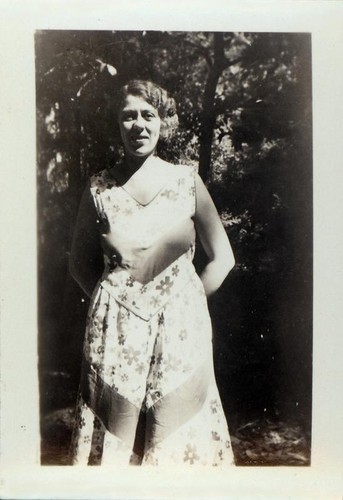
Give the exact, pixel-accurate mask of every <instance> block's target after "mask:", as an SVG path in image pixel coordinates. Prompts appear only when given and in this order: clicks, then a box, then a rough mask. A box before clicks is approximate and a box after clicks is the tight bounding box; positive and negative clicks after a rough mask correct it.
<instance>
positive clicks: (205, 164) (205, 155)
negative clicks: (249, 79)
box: [199, 33, 225, 182]
mask: <svg viewBox="0 0 343 500" xmlns="http://www.w3.org/2000/svg"><path fill="white" fill-rule="evenodd" d="M224 61H225V56H224V40H223V33H214V59H213V65H212V67H211V68H210V72H209V75H208V78H207V81H206V85H205V91H204V99H203V108H202V109H203V110H202V115H201V129H200V151H199V175H200V177H201V178H202V180H203V181H204V182H206V180H207V179H208V177H209V174H210V166H211V152H212V140H213V133H214V128H215V124H216V111H215V106H214V99H215V95H216V89H217V84H218V80H219V77H220V75H221V72H222V70H223V67H224V66H223V64H224Z"/></svg>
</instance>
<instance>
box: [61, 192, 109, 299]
mask: <svg viewBox="0 0 343 500" xmlns="http://www.w3.org/2000/svg"><path fill="white" fill-rule="evenodd" d="M97 220H98V215H97V212H96V209H95V205H94V202H93V197H92V194H91V192H90V188H89V185H88V186H87V187H86V189H85V191H84V193H83V196H82V199H81V203H80V207H79V212H78V215H77V219H76V224H75V229H74V235H73V241H72V247H71V252H70V259H69V271H70V274H71V275H72V277H73V278H74V279H75V281H77V283H78V284H79V285H80V287H81V288H82V290H83V291H84V292H85V293H86V294H87V295H88V296H89V297H91V295H92V293H93V291H94V288H95V286H96V284H97V282H98V280H99V278H100V277H101V274H102V272H103V269H104V261H103V253H102V248H101V243H100V232H99V229H98V222H97Z"/></svg>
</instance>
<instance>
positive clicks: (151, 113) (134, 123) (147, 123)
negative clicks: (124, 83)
mask: <svg viewBox="0 0 343 500" xmlns="http://www.w3.org/2000/svg"><path fill="white" fill-rule="evenodd" d="M118 119H119V127H120V134H121V138H122V141H123V143H124V148H125V151H126V153H127V154H130V155H133V156H139V157H143V158H144V157H147V156H150V155H151V154H153V152H154V151H155V149H156V145H157V143H158V139H159V137H160V128H161V119H160V117H159V115H158V111H157V109H155V108H154V107H153V106H152V105H151V104H149V103H148V102H146V101H145V100H144V99H143V98H142V97H138V96H134V95H128V96H127V97H126V99H125V101H124V103H123V106H122V108H121V110H120V112H119V117H118Z"/></svg>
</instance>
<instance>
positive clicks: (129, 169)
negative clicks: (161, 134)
mask: <svg viewBox="0 0 343 500" xmlns="http://www.w3.org/2000/svg"><path fill="white" fill-rule="evenodd" d="M154 158H157V156H156V155H155V154H153V155H150V156H145V157H139V156H130V155H125V157H124V162H123V164H122V169H123V171H124V172H125V174H126V177H127V178H130V177H131V176H132V175H133V174H135V173H136V172H137V171H138V170H139V169H140V168H141V167H143V166H144V165H145V166H147V165H148V164H149V163H150V162H151V161H153V160H154ZM124 172H123V173H124Z"/></svg>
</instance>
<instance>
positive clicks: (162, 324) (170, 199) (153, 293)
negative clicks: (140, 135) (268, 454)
mask: <svg viewBox="0 0 343 500" xmlns="http://www.w3.org/2000/svg"><path fill="white" fill-rule="evenodd" d="M91 192H92V195H93V198H94V203H95V207H96V209H97V211H98V216H99V218H100V219H102V220H104V221H106V223H107V224H108V225H109V227H110V228H111V227H112V228H115V230H116V234H118V237H120V235H121V234H122V235H123V237H126V238H127V235H133V236H134V237H135V239H137V240H138V241H139V242H140V245H142V246H145V245H146V246H149V244H151V241H155V240H154V239H157V238H158V237H159V235H161V234H164V233H165V230H166V228H168V227H173V225H175V221H177V220H180V221H182V220H184V219H185V218H187V217H188V218H192V217H193V216H194V211H195V189H194V172H193V171H192V170H191V169H190V168H188V167H183V166H176V167H175V179H173V180H171V181H170V185H168V186H166V188H165V189H163V190H161V192H160V193H159V195H157V196H156V198H155V199H154V200H153V202H152V203H151V204H148V205H147V206H144V207H142V206H141V205H137V203H136V202H135V201H134V200H133V199H132V198H131V197H129V196H128V195H127V193H125V191H124V190H123V189H121V188H120V186H117V184H116V182H115V181H114V180H113V179H111V177H110V175H109V174H108V173H107V171H103V172H100V173H99V174H97V175H96V176H94V177H93V178H92V182H91ZM193 256H194V242H192V243H191V245H190V247H189V250H188V251H187V252H185V253H184V254H183V255H181V256H180V257H179V258H177V259H176V260H175V261H174V262H172V263H171V264H170V265H169V266H168V267H167V268H166V269H164V270H163V271H161V272H160V274H159V275H158V276H156V277H155V278H153V279H152V280H151V281H149V282H148V283H140V282H139V281H138V280H137V279H135V278H134V277H132V276H131V275H130V270H129V269H128V270H124V269H123V268H121V267H120V266H116V267H115V268H107V273H108V274H107V277H106V279H105V281H102V282H101V283H100V286H98V287H97V289H96V290H95V292H94V295H93V297H92V300H91V304H90V308H89V313H88V317H87V322H86V333H85V340H84V348H83V352H84V358H85V360H86V362H87V363H88V365H89V367H90V370H92V373H94V376H95V380H100V381H101V383H103V384H105V385H106V387H107V388H108V390H110V391H112V392H113V395H114V397H120V398H124V400H125V401H126V402H127V403H126V404H128V405H130V407H131V408H136V409H137V411H138V412H139V411H143V412H145V413H146V417H147V418H149V416H150V415H152V412H154V411H155V410H156V409H157V408H159V407H161V408H162V409H163V405H164V401H167V399H168V398H169V399H170V398H173V397H174V398H176V399H175V404H178V405H180V404H181V408H182V404H183V403H180V401H179V400H178V399H177V398H178V397H179V396H177V395H178V394H179V393H178V390H179V388H182V387H183V386H186V385H187V382H188V381H189V380H190V379H191V377H193V376H194V375H195V374H196V373H197V372H198V371H199V368H200V367H202V366H203V365H204V363H205V364H206V365H207V366H208V369H209V373H212V375H211V376H210V382H209V387H208V389H207V393H206V394H205V399H204V402H203V404H202V405H200V406H196V405H195V406H194V407H196V408H197V410H196V411H195V410H194V414H192V413H190V416H189V417H188V419H186V420H185V421H184V422H183V423H182V424H181V425H179V426H178V425H177V423H175V422H173V425H174V427H173V428H172V429H171V430H170V433H167V434H166V435H165V436H164V438H163V439H162V440H157V441H156V440H155V438H154V435H152V436H151V439H147V441H146V442H145V447H144V452H143V455H141V456H140V455H137V453H135V452H134V451H133V448H132V442H129V441H127V442H126V441H125V440H124V439H122V438H119V437H118V436H117V435H116V434H113V433H112V432H110V431H109V429H108V428H106V427H105V425H104V423H103V422H102V421H101V419H100V417H99V416H98V415H96V414H95V413H94V408H91V407H90V406H88V404H87V403H86V402H85V400H84V399H83V396H82V392H81V393H80V396H79V402H78V405H77V411H76V420H75V428H74V435H73V444H72V447H71V452H72V460H73V463H74V464H81V465H84V464H87V463H88V464H94V465H100V464H101V465H108V464H116V465H124V464H134V465H168V464H182V465H185V466H188V465H189V466H192V465H209V466H217V465H224V464H227V465H232V464H233V463H234V461H233V454H232V450H231V446H230V438H229V434H228V429H227V424H226V420H225V416H224V412H223V409H222V406H221V402H220V398H219V394H218V389H217V387H216V383H215V378H214V374H213V365H212V329H211V320H210V317H209V313H208V308H207V300H206V296H205V293H204V289H203V286H202V283H201V280H200V278H199V277H198V276H197V274H196V273H195V271H194V267H193V264H192V259H193ZM107 264H108V263H107ZM204 376H206V377H207V375H204ZM90 390H91V391H92V390H93V391H96V390H97V389H94V388H93V389H92V388H90ZM180 394H183V393H182V392H181V393H180ZM95 396H96V394H95ZM182 397H185V398H186V399H185V400H184V404H186V402H187V401H189V403H187V404H190V405H191V407H192V405H193V399H192V398H193V393H192V391H191V392H190V393H188V392H187V394H185V395H183V396H182ZM165 398H166V399H165ZM187 398H188V399H187ZM95 399H96V397H95ZM197 404H198V403H197ZM156 435H157V434H156ZM152 443H153V444H152Z"/></svg>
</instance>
